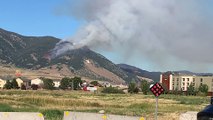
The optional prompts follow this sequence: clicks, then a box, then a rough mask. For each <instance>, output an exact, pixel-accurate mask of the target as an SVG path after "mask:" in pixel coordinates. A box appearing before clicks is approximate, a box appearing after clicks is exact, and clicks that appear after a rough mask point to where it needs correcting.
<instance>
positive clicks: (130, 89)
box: [128, 82, 139, 93]
mask: <svg viewBox="0 0 213 120" xmlns="http://www.w3.org/2000/svg"><path fill="white" fill-rule="evenodd" d="M128 92H129V93H138V92H139V88H138V87H137V85H136V83H135V82H130V83H129V86H128Z"/></svg>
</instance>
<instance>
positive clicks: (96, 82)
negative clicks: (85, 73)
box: [90, 81, 99, 86]
mask: <svg viewBox="0 0 213 120" xmlns="http://www.w3.org/2000/svg"><path fill="white" fill-rule="evenodd" d="M90 84H92V85H94V86H99V83H98V81H92V82H90Z"/></svg>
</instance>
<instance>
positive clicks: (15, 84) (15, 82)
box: [11, 78, 19, 89]
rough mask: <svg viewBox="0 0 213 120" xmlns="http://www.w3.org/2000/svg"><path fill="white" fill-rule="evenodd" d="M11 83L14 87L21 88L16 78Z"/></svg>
mask: <svg viewBox="0 0 213 120" xmlns="http://www.w3.org/2000/svg"><path fill="white" fill-rule="evenodd" d="M11 84H12V88H13V89H19V86H18V83H17V81H16V79H15V78H14V79H13V80H12V82H11Z"/></svg>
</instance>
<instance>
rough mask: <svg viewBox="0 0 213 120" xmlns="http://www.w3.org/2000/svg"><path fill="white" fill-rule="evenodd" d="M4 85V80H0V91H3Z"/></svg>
mask: <svg viewBox="0 0 213 120" xmlns="http://www.w3.org/2000/svg"><path fill="white" fill-rule="evenodd" d="M5 84H6V80H2V79H0V89H3V87H4V85H5Z"/></svg>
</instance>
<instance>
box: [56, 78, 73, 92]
mask: <svg viewBox="0 0 213 120" xmlns="http://www.w3.org/2000/svg"><path fill="white" fill-rule="evenodd" d="M71 81H72V79H71V78H68V77H64V78H62V79H61V82H60V86H59V88H60V89H62V90H66V89H68V88H69V87H71V84H70V83H71Z"/></svg>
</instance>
